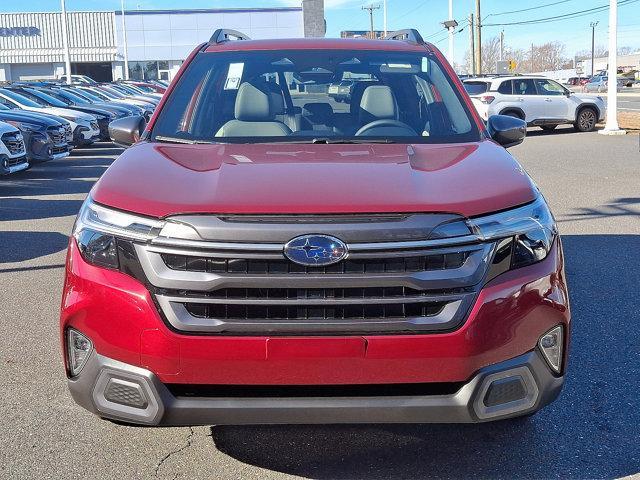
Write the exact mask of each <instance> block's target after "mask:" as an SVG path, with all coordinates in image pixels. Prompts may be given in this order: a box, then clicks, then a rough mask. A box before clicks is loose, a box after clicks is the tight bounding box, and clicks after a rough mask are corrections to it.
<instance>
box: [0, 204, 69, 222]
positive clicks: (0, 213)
mask: <svg viewBox="0 0 640 480" xmlns="http://www.w3.org/2000/svg"><path fill="white" fill-rule="evenodd" d="M81 205H82V200H49V199H47V200H40V199H32V198H0V222H6V221H12V220H37V219H42V218H54V217H67V216H70V215H76V214H77V213H78V210H80V206H81Z"/></svg>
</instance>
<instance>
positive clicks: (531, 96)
mask: <svg viewBox="0 0 640 480" xmlns="http://www.w3.org/2000/svg"><path fill="white" fill-rule="evenodd" d="M463 84H464V87H465V89H466V90H467V93H468V94H469V96H470V97H471V100H472V102H473V104H474V105H475V107H476V109H477V110H478V113H479V114H480V116H481V117H482V118H483V119H484V120H487V119H488V118H489V117H490V116H491V115H509V116H512V117H517V118H520V119H522V120H524V121H526V122H527V125H529V126H539V127H540V128H542V129H543V130H553V129H554V128H556V127H557V126H558V125H562V124H567V123H568V124H573V126H574V127H575V129H576V130H578V131H580V132H589V131H591V130H593V129H595V127H596V123H598V122H599V121H601V120H604V117H605V112H606V110H605V104H604V100H603V99H602V98H601V97H597V96H593V95H580V94H576V93H573V92H572V91H570V90H568V89H567V88H565V87H563V86H562V85H560V84H559V83H558V82H556V81H555V80H551V79H549V78H546V77H538V76H495V77H490V76H487V77H477V78H469V79H467V80H465V81H464V82H463Z"/></svg>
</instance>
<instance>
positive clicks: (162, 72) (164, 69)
mask: <svg viewBox="0 0 640 480" xmlns="http://www.w3.org/2000/svg"><path fill="white" fill-rule="evenodd" d="M170 73H171V71H170V70H169V62H168V61H167V60H160V61H159V62H158V78H159V80H169V75H170Z"/></svg>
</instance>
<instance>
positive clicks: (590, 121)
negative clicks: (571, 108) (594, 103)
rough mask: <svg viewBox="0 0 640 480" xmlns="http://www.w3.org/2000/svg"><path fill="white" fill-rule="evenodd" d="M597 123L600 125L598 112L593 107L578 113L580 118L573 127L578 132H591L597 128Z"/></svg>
mask: <svg viewBox="0 0 640 480" xmlns="http://www.w3.org/2000/svg"><path fill="white" fill-rule="evenodd" d="M596 123H598V114H597V112H596V110H595V109H593V108H591V107H585V108H583V109H582V110H580V111H579V112H578V117H577V118H576V122H575V123H574V124H573V126H574V128H575V129H576V130H577V131H578V132H591V131H593V130H594V129H595V128H596Z"/></svg>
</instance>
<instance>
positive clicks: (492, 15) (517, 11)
mask: <svg viewBox="0 0 640 480" xmlns="http://www.w3.org/2000/svg"><path fill="white" fill-rule="evenodd" d="M572 1H573V0H561V1H560V2H553V3H546V4H544V5H538V6H537V7H529V8H523V9H521V10H511V11H510V12H500V13H490V14H489V15H487V16H486V17H484V18H489V17H499V16H501V15H510V14H512V13H520V12H528V11H530V10H539V9H540V8H545V7H551V6H554V5H560V4H561V3H567V2H572Z"/></svg>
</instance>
